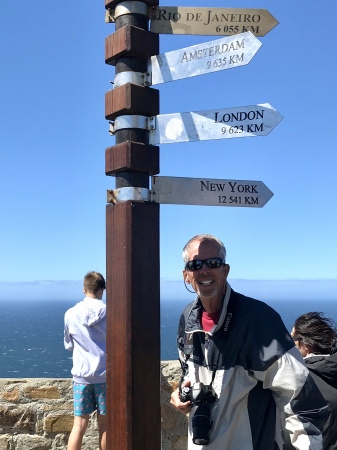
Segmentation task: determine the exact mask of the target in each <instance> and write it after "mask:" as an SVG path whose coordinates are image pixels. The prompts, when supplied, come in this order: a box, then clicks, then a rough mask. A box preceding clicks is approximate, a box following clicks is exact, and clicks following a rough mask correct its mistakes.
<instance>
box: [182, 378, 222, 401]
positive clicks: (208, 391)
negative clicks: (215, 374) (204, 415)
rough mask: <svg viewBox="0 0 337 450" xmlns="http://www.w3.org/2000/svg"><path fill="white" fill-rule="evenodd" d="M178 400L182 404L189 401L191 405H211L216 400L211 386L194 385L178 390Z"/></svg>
mask: <svg viewBox="0 0 337 450" xmlns="http://www.w3.org/2000/svg"><path fill="white" fill-rule="evenodd" d="M180 398H181V401H182V402H183V403H185V402H188V401H190V402H191V403H192V404H195V405H201V404H203V403H213V402H214V401H215V399H216V396H215V394H214V390H213V388H212V386H211V385H209V384H203V383H194V384H193V386H191V387H188V386H184V387H181V388H180Z"/></svg>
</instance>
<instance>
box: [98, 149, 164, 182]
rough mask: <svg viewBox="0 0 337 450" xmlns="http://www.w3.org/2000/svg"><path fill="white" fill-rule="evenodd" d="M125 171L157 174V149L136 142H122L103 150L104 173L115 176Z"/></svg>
mask: <svg viewBox="0 0 337 450" xmlns="http://www.w3.org/2000/svg"><path fill="white" fill-rule="evenodd" d="M126 170H131V171H139V172H147V173H149V174H150V175H156V174H157V173H159V147H157V146H154V145H145V144H140V143H137V142H130V141H128V142H122V143H121V144H117V145H114V146H113V147H109V148H107V149H106V150H105V173H106V175H109V176H111V175H116V174H117V173H118V172H124V171H126Z"/></svg>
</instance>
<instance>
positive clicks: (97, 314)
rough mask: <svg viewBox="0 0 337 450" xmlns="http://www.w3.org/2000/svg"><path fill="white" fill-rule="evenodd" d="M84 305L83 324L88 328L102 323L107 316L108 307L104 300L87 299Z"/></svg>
mask: <svg viewBox="0 0 337 450" xmlns="http://www.w3.org/2000/svg"><path fill="white" fill-rule="evenodd" d="M81 303H82V311H81V322H82V325H85V326H86V327H91V326H92V325H95V324H96V323H98V322H100V321H101V320H103V319H104V317H105V316H106V305H105V303H104V302H103V301H102V300H98V299H95V298H90V297H85V299H84V300H83V301H82V302H81Z"/></svg>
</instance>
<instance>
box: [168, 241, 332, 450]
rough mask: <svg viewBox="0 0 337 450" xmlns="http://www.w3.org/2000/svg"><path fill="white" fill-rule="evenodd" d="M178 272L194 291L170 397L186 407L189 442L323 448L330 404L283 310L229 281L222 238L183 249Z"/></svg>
mask: <svg viewBox="0 0 337 450" xmlns="http://www.w3.org/2000/svg"><path fill="white" fill-rule="evenodd" d="M183 260H184V269H183V278H184V282H185V283H186V284H189V285H191V286H192V288H193V289H194V291H195V293H196V294H197V298H196V299H195V301H194V302H192V303H191V304H190V305H188V306H187V307H186V308H185V310H184V312H183V313H182V315H181V318H180V322H179V327H178V338H177V342H178V351H179V358H180V362H181V365H182V369H183V375H182V380H181V385H180V388H179V389H177V390H176V391H174V392H173V393H172V396H171V404H173V405H174V406H175V407H176V408H177V409H178V410H179V411H180V412H182V413H184V414H187V413H189V433H188V434H189V435H188V449H189V450H192V449H202V448H204V449H205V450H206V449H207V450H281V449H282V447H283V438H282V433H284V432H286V433H289V435H290V439H291V442H292V445H293V446H294V448H295V449H298V450H321V449H322V448H323V447H322V435H321V431H320V430H321V429H322V426H323V424H324V421H325V418H326V415H327V407H326V402H325V401H324V398H323V397H322V395H321V394H320V392H319V391H318V389H317V387H316V385H315V384H314V382H313V380H312V378H311V376H310V375H309V372H308V370H307V368H306V367H305V364H304V363H303V360H302V358H301V355H300V354H299V352H298V350H297V349H296V347H295V346H294V343H293V340H292V338H291V337H290V335H289V333H288V331H287V330H286V328H285V326H284V324H283V322H282V320H281V318H280V316H279V315H278V314H277V313H276V312H275V311H274V310H273V309H272V308H270V307H269V306H268V305H266V304H265V303H263V302H260V301H258V300H254V299H252V298H249V297H245V296H243V295H241V294H239V293H237V292H235V291H234V290H233V289H231V286H230V285H229V283H228V282H227V277H228V273H229V270H230V267H229V265H228V264H226V249H225V247H224V245H223V243H222V242H221V241H220V240H219V239H218V238H216V237H214V236H211V235H198V236H194V237H193V238H192V239H190V240H189V241H188V242H187V244H186V245H185V247H184V249H183Z"/></svg>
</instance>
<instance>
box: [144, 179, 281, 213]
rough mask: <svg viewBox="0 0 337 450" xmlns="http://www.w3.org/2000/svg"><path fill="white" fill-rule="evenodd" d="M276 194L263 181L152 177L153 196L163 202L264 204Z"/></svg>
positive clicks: (182, 203)
mask: <svg viewBox="0 0 337 450" xmlns="http://www.w3.org/2000/svg"><path fill="white" fill-rule="evenodd" d="M273 195H274V194H273V193H272V192H271V190H270V189H268V188H267V186H266V185H265V184H264V183H262V181H246V180H214V179H209V178H181V177H152V193H151V200H152V201H154V202H156V203H162V204H179V205H208V206H238V207H239V206H241V207H251V208H262V207H263V206H264V205H265V204H266V203H267V202H268V201H269V200H270V199H271V198H272V196H273Z"/></svg>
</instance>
